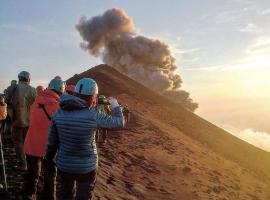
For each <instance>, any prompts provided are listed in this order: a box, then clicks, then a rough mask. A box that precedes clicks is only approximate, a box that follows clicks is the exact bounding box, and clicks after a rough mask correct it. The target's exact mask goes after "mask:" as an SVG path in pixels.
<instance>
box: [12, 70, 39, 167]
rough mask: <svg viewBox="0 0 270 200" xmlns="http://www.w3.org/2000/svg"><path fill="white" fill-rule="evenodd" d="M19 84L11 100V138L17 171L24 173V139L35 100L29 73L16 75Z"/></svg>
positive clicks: (24, 72)
mask: <svg viewBox="0 0 270 200" xmlns="http://www.w3.org/2000/svg"><path fill="white" fill-rule="evenodd" d="M18 78H19V84H18V86H17V87H16V89H15V92H14V97H13V99H12V106H13V109H14V120H13V123H12V136H13V140H14V145H15V151H16V156H17V159H18V162H19V165H18V170H23V171H26V169H27V165H26V160H25V154H24V151H23V144H24V139H25V136H26V133H27V130H28V127H29V115H30V106H31V105H32V103H33V102H34V100H35V97H36V89H35V88H33V87H32V86H30V73H29V72H27V71H22V72H20V73H19V75H18Z"/></svg>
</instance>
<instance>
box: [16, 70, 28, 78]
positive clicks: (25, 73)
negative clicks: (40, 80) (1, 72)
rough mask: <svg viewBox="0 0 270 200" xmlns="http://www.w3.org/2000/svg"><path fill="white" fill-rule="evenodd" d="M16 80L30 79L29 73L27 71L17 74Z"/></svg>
mask: <svg viewBox="0 0 270 200" xmlns="http://www.w3.org/2000/svg"><path fill="white" fill-rule="evenodd" d="M18 78H25V79H30V73H29V72H27V71H21V72H20V73H19V74H18Z"/></svg>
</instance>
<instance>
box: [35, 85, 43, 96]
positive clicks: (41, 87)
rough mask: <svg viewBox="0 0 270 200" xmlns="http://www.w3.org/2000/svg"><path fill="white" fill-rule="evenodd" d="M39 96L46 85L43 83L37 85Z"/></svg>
mask: <svg viewBox="0 0 270 200" xmlns="http://www.w3.org/2000/svg"><path fill="white" fill-rule="evenodd" d="M36 91H37V96H38V95H40V94H41V93H42V92H43V91H44V87H43V86H42V85H39V86H37V87H36Z"/></svg>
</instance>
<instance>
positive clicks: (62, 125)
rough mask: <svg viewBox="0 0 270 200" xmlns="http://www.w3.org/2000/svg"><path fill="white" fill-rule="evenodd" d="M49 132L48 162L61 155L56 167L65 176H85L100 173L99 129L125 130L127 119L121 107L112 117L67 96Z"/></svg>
mask: <svg viewBox="0 0 270 200" xmlns="http://www.w3.org/2000/svg"><path fill="white" fill-rule="evenodd" d="M60 107H61V109H59V110H58V111H57V112H56V113H55V115H54V116H53V119H52V123H51V127H50V130H49V138H48V146H47V154H46V159H47V160H52V159H53V158H54V156H55V154H56V152H57V156H56V165H57V168H58V169H60V170H61V171H63V172H67V173H75V174H84V173H88V172H91V171H92V170H94V169H96V167H97V165H98V154H97V148H96V142H95V134H96V129H97V128H121V127H123V126H124V118H123V114H122V111H121V109H120V107H116V108H115V109H114V110H113V113H112V116H109V115H106V114H105V113H102V112H99V111H98V110H97V109H96V108H88V107H87V103H86V101H84V100H82V99H80V98H78V97H75V96H72V95H63V96H62V97H61V99H60Z"/></svg>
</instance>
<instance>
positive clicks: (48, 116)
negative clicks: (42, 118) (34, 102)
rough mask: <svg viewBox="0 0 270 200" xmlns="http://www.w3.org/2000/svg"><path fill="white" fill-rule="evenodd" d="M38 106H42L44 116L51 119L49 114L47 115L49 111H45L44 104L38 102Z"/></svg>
mask: <svg viewBox="0 0 270 200" xmlns="http://www.w3.org/2000/svg"><path fill="white" fill-rule="evenodd" d="M38 106H39V107H40V108H42V110H43V111H44V113H45V115H46V117H47V118H48V120H49V121H51V120H52V118H51V116H50V115H49V113H48V112H47V110H46V108H45V106H44V105H43V104H40V103H39V104H38Z"/></svg>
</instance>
